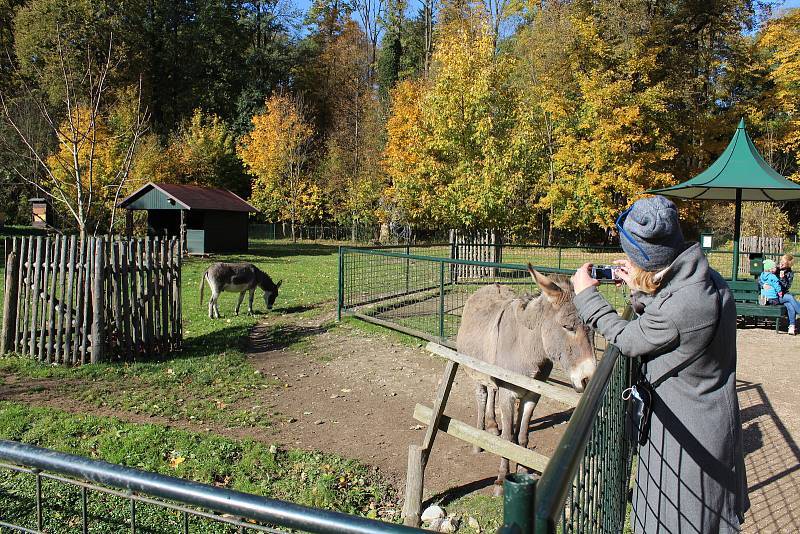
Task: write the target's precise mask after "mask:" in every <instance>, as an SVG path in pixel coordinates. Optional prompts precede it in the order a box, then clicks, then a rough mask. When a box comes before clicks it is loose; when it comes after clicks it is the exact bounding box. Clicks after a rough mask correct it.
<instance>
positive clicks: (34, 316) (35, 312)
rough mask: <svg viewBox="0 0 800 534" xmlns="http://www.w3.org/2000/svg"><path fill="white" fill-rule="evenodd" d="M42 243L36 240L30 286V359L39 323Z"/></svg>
mask: <svg viewBox="0 0 800 534" xmlns="http://www.w3.org/2000/svg"><path fill="white" fill-rule="evenodd" d="M43 246H44V241H43V240H42V238H41V237H37V238H36V258H35V259H34V260H33V262H34V263H33V285H32V286H31V294H30V303H31V317H30V339H29V341H28V354H30V356H31V358H35V357H36V325H37V324H38V322H39V301H40V300H41V299H40V298H39V284H40V282H41V277H42V247H43Z"/></svg>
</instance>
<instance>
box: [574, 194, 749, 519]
mask: <svg viewBox="0 0 800 534" xmlns="http://www.w3.org/2000/svg"><path fill="white" fill-rule="evenodd" d="M617 228H618V230H619V233H620V242H621V244H622V249H623V250H624V252H625V254H626V255H627V257H626V258H625V259H622V260H618V261H617V264H618V265H619V267H620V268H619V276H620V278H621V279H622V280H623V281H624V282H625V283H626V284H627V285H628V286H630V288H631V293H632V300H633V301H634V302H633V304H634V309H636V310H637V313H638V314H639V316H638V317H637V318H635V319H634V320H632V321H627V320H624V319H622V318H621V317H620V316H619V315H618V314H617V312H616V311H615V310H614V308H613V307H612V306H611V305H610V304H609V303H608V302H607V301H606V300H605V298H603V296H602V295H601V294H600V293H599V292H598V291H597V285H598V284H599V283H598V281H597V280H595V279H593V278H592V277H591V274H590V273H591V264H586V265H583V266H582V267H581V268H580V269H578V270H577V271H576V273H575V275H574V276H573V279H572V281H573V285H574V287H575V293H576V296H575V305H576V306H577V308H578V312H579V313H580V315H581V317H582V319H583V320H584V321H585V322H586V324H587V325H589V326H591V327H592V328H594V329H596V330H597V331H599V332H600V333H601V334H602V335H603V337H605V338H606V339H607V340H608V341H610V342H611V343H613V344H614V345H616V346H617V347H618V348H619V349H620V351H621V352H622V354H624V355H626V356H629V357H632V358H637V357H638V358H641V360H642V371H643V374H644V376H645V377H646V379H647V381H648V382H649V384H650V386H649V387H650V388H651V391H652V403H651V410H652V412H651V416H650V427H649V433H648V434H647V435H646V436H645V439H646V442H645V443H644V444H643V445H640V446H639V451H638V457H639V461H638V470H637V473H636V485H635V487H634V490H633V511H632V514H631V524H632V526H633V529H634V532H637V533H647V534H651V533H675V534H677V533H682V534H688V533H704V534H705V533H708V534H711V533H715V534H716V533H728V532H738V531H739V530H740V528H741V524H742V522H743V521H744V513H745V511H746V510H747V509H748V508H749V501H748V499H747V483H746V477H745V470H744V457H743V454H742V428H741V420H740V417H739V402H738V399H737V397H736V304H735V303H734V300H733V298H732V295H731V292H730V290H729V289H728V286H727V284H726V283H725V281H724V280H723V279H722V277H721V276H720V275H719V273H717V272H716V271H714V270H713V269H711V268H710V267H709V265H708V261H707V260H706V258H705V256H704V255H703V253H702V251H701V250H700V245H699V244H698V243H693V244H690V243H684V240H683V234H682V233H681V229H680V225H679V222H678V212H677V210H676V208H675V205H674V204H673V203H672V202H671V201H669V200H667V199H666V198H664V197H654V198H645V199H641V200H638V201H637V202H636V203H634V204H633V206H632V207H631V208H629V209H628V210H626V211H624V212H623V213H622V214H621V215H620V217H619V218H618V219H617ZM634 296H635V297H634ZM620 402H622V401H621V400H620Z"/></svg>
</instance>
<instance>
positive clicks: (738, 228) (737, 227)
mask: <svg viewBox="0 0 800 534" xmlns="http://www.w3.org/2000/svg"><path fill="white" fill-rule="evenodd" d="M733 229H734V230H733V270H732V271H731V280H738V276H737V275H738V274H739V237H740V235H741V233H742V190H741V189H738V188H737V189H736V216H735V219H734V222H733Z"/></svg>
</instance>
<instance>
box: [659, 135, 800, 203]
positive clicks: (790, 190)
mask: <svg viewBox="0 0 800 534" xmlns="http://www.w3.org/2000/svg"><path fill="white" fill-rule="evenodd" d="M737 189H740V190H741V195H742V196H741V198H742V200H755V201H781V200H798V199H800V185H799V184H796V183H795V182H792V181H790V180H787V179H786V178H784V177H783V176H781V175H780V174H778V173H777V172H776V171H775V170H774V169H773V168H772V167H770V166H769V164H768V163H767V162H766V161H764V158H763V157H761V154H759V153H758V150H757V149H756V147H755V145H753V140H752V139H750V136H749V135H748V134H747V130H746V129H745V127H744V119H742V120H740V121H739V126H738V127H737V128H736V133H735V134H734V135H733V139H731V142H730V143H728V147H727V148H726V149H725V151H724V152H723V153H722V155H720V157H719V158H717V160H716V161H715V162H714V163H712V164H711V166H710V167H708V168H707V169H706V170H704V171H703V172H701V173H700V174H698V175H697V176H695V177H694V178H692V179H690V180H687V181H685V182H683V183H681V184H678V185H674V186H672V187H666V188H664V189H654V190H651V191H648V193H657V194H660V195H666V196H670V197H678V198H685V199H690V200H736V190H737Z"/></svg>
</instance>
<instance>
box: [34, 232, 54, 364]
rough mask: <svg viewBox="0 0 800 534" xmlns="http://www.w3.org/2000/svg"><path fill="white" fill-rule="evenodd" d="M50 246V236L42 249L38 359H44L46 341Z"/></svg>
mask: <svg viewBox="0 0 800 534" xmlns="http://www.w3.org/2000/svg"><path fill="white" fill-rule="evenodd" d="M52 248H53V247H52V246H51V243H50V238H49V237H48V238H47V239H46V240H45V251H44V264H43V265H42V289H41V293H40V294H39V300H40V301H41V304H42V316H41V320H40V321H39V341H38V343H39V345H38V347H37V349H38V355H39V361H40V362H41V361H44V358H45V351H44V345H45V342H46V335H47V308H48V306H47V283H48V281H49V279H48V275H49V274H50V258H51V256H50V254H51V252H52Z"/></svg>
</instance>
